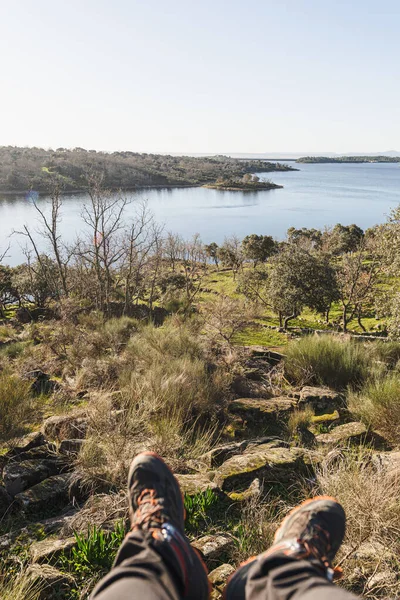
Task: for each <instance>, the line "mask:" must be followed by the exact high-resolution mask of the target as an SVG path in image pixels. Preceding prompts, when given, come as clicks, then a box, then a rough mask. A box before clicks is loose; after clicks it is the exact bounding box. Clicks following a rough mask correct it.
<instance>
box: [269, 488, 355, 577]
mask: <svg viewBox="0 0 400 600" xmlns="http://www.w3.org/2000/svg"><path fill="white" fill-rule="evenodd" d="M345 531H346V515H345V512H344V510H343V507H342V505H341V504H339V502H337V501H336V500H335V498H331V497H330V496H317V497H316V498H311V499H310V500H306V501H305V502H303V503H302V504H300V505H299V506H297V507H296V508H294V509H293V510H292V511H291V512H290V513H289V514H288V515H287V516H286V517H285V518H284V520H283V521H282V523H281V525H280V527H279V528H278V530H277V531H276V533H275V537H274V545H273V546H272V547H271V548H270V549H269V550H267V553H266V554H268V555H269V554H272V553H276V552H283V554H285V555H287V556H296V557H297V556H298V557H299V558H303V559H304V558H305V559H307V558H309V559H315V560H316V561H317V562H319V563H320V566H321V567H322V568H323V570H324V571H325V574H326V577H327V578H328V579H329V580H331V581H332V579H334V575H335V574H336V572H335V571H334V569H333V567H332V561H333V559H334V558H335V556H336V554H337V551H338V550H339V548H340V546H341V544H342V541H343V538H344V534H345Z"/></svg>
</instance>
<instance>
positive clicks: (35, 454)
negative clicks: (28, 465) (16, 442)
mask: <svg viewBox="0 0 400 600" xmlns="http://www.w3.org/2000/svg"><path fill="white" fill-rule="evenodd" d="M6 457H7V458H8V459H9V462H13V463H19V462H22V461H25V460H42V459H47V460H54V459H56V458H59V455H58V454H57V447H56V445H55V444H51V443H46V444H44V445H43V446H38V447H37V448H31V449H30V450H26V452H20V453H19V454H17V455H14V456H11V457H10V455H9V453H7V454H6Z"/></svg>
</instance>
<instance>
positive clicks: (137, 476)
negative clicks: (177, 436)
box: [128, 452, 209, 600]
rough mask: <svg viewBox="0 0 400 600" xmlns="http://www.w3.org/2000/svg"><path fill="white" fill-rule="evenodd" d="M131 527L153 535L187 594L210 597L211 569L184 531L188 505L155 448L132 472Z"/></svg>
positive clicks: (137, 460)
mask: <svg viewBox="0 0 400 600" xmlns="http://www.w3.org/2000/svg"><path fill="white" fill-rule="evenodd" d="M128 497H129V514H130V520H131V531H132V532H135V531H138V530H140V531H143V532H145V533H146V534H149V535H150V536H151V542H150V543H151V545H152V546H153V548H154V549H155V550H156V551H157V552H158V553H159V554H160V555H161V556H162V558H163V559H164V561H165V563H166V565H167V566H168V568H169V570H170V571H171V572H172V573H173V575H174V576H175V581H176V582H177V584H178V587H179V588H180V592H181V594H182V596H183V597H184V598H191V599H192V598H193V599H198V600H206V599H207V598H208V597H209V583H208V578H207V569H206V566H205V565H204V563H203V561H202V560H201V558H200V557H199V555H198V554H197V552H196V551H195V550H194V549H193V548H192V547H191V545H190V543H189V540H188V539H187V537H186V536H185V532H184V520H185V509H184V504H183V497H182V492H181V490H180V487H179V483H178V481H177V479H176V478H175V477H174V475H173V474H172V471H171V470H170V469H169V467H168V466H167V465H166V463H165V462H164V461H163V460H162V458H160V457H159V456H158V455H157V454H155V453H154V452H142V453H141V454H138V456H136V458H135V459H134V460H133V461H132V464H131V467H130V470H129V475H128Z"/></svg>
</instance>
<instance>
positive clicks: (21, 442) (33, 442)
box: [7, 431, 46, 457]
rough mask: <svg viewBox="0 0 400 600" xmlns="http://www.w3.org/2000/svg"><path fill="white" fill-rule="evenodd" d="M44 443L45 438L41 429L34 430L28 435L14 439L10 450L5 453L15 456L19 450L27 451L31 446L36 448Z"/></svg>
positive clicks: (19, 452)
mask: <svg viewBox="0 0 400 600" xmlns="http://www.w3.org/2000/svg"><path fill="white" fill-rule="evenodd" d="M45 443H46V439H45V437H44V435H43V433H42V432H41V431H35V432H33V433H28V435H26V436H24V437H23V438H19V439H17V440H14V443H13V446H12V448H11V450H9V452H8V453H7V455H9V456H10V457H11V456H17V455H18V454H21V452H27V451H28V450H31V449H32V448H37V447H38V446H43V445H44V444H45Z"/></svg>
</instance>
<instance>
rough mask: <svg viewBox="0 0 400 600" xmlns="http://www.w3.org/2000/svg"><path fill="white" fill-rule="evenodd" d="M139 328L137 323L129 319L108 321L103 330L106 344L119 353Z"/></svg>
mask: <svg viewBox="0 0 400 600" xmlns="http://www.w3.org/2000/svg"><path fill="white" fill-rule="evenodd" d="M139 327H140V324H139V321H138V320H137V319H132V318H131V317H120V318H114V319H109V320H108V321H106V322H105V323H104V328H103V330H104V334H105V338H106V340H107V344H108V345H109V346H110V347H111V348H112V350H114V352H119V351H120V350H121V349H122V348H124V347H125V345H126V343H127V341H128V340H129V338H130V337H131V335H132V334H133V333H135V332H137V331H138V329H139Z"/></svg>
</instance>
